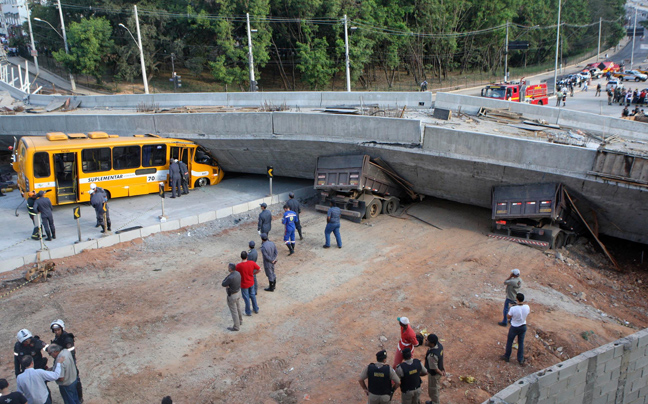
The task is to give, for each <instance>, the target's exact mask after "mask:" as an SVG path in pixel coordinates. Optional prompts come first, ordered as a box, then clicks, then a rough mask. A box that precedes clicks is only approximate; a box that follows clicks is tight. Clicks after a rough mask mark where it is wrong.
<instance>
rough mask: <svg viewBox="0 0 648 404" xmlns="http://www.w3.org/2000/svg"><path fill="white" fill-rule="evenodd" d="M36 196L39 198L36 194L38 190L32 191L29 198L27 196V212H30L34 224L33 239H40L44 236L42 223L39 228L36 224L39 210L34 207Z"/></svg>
mask: <svg viewBox="0 0 648 404" xmlns="http://www.w3.org/2000/svg"><path fill="white" fill-rule="evenodd" d="M36 198H38V197H37V196H36V192H34V191H30V192H29V198H27V212H28V213H29V217H30V218H31V220H32V224H33V225H34V226H33V230H32V235H31V238H32V239H33V240H40V239H41V237H42V236H43V226H42V225H41V227H40V228H39V227H38V226H37V225H36V215H37V212H36V209H34V203H35V202H36Z"/></svg>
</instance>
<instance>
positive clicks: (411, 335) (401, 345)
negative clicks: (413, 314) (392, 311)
mask: <svg viewBox="0 0 648 404" xmlns="http://www.w3.org/2000/svg"><path fill="white" fill-rule="evenodd" d="M241 287H242V286H241ZM396 320H398V323H399V324H400V326H401V338H400V341H398V349H396V355H394V368H396V366H398V365H399V364H400V363H401V362H402V361H403V349H405V348H409V349H411V350H412V354H414V347H415V346H418V344H419V342H418V340H417V339H416V333H415V332H414V330H413V329H412V327H410V321H409V319H408V318H407V317H398V318H397V319H396Z"/></svg>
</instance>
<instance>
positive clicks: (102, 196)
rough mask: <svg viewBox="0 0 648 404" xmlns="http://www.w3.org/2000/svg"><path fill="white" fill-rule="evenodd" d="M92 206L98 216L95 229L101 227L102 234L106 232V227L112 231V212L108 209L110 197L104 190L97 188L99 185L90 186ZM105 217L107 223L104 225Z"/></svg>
mask: <svg viewBox="0 0 648 404" xmlns="http://www.w3.org/2000/svg"><path fill="white" fill-rule="evenodd" d="M90 204H91V205H92V207H93V208H94V210H95V214H96V216H97V224H96V225H95V227H99V226H101V228H102V229H101V232H102V233H105V232H106V225H107V226H108V231H110V225H111V223H110V210H109V209H108V195H106V191H105V190H104V189H103V188H99V187H97V184H95V183H92V184H90ZM104 216H105V218H106V223H104Z"/></svg>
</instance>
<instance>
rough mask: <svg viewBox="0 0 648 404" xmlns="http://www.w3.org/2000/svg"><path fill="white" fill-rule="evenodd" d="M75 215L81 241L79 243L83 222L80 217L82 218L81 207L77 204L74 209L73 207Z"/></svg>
mask: <svg viewBox="0 0 648 404" xmlns="http://www.w3.org/2000/svg"><path fill="white" fill-rule="evenodd" d="M72 212H73V215H74V220H75V221H76V224H77V233H78V235H79V241H77V243H80V242H81V222H80V221H79V219H81V207H80V206H77V207H75V208H74V209H72ZM75 244H76V243H75Z"/></svg>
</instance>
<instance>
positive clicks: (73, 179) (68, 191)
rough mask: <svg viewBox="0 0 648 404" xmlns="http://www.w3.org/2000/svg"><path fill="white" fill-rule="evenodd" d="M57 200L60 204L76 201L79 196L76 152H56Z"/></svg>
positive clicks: (55, 178)
mask: <svg viewBox="0 0 648 404" xmlns="http://www.w3.org/2000/svg"><path fill="white" fill-rule="evenodd" d="M54 180H55V184H56V201H57V203H58V204H59V205H61V204H65V203H74V202H76V201H77V197H78V187H77V185H78V182H79V181H78V172H77V164H76V153H55V154H54Z"/></svg>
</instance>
